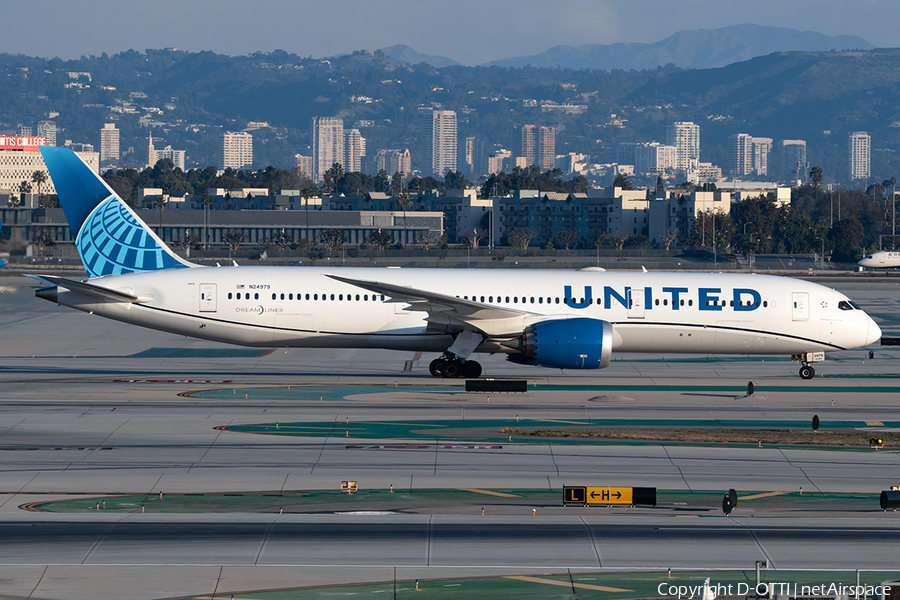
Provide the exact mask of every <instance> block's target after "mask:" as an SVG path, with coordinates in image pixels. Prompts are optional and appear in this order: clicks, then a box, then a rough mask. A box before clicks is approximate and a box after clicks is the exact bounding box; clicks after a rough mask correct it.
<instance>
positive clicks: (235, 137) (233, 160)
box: [219, 131, 253, 169]
mask: <svg viewBox="0 0 900 600" xmlns="http://www.w3.org/2000/svg"><path fill="white" fill-rule="evenodd" d="M252 164H253V136H252V135H251V134H249V133H247V132H246V131H237V132H231V131H229V132H227V133H224V134H222V152H221V154H219V166H220V167H221V168H223V169H243V168H244V167H248V166H250V165H252Z"/></svg>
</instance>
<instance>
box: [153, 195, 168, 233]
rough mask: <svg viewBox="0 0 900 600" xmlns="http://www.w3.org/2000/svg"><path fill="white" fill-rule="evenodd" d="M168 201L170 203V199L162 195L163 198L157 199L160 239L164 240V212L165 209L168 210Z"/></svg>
mask: <svg viewBox="0 0 900 600" xmlns="http://www.w3.org/2000/svg"><path fill="white" fill-rule="evenodd" d="M168 201H169V199H168V198H166V197H165V196H162V195H161V196H158V197H157V198H156V210H158V211H159V239H162V237H163V232H162V211H163V209H164V208H166V203H167V202H168Z"/></svg>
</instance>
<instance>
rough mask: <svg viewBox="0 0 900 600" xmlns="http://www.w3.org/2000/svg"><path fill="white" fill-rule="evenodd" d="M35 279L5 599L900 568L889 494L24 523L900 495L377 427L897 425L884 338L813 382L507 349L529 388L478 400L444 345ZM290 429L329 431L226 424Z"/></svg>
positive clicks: (3, 353) (892, 302) (627, 455)
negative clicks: (80, 299)
mask: <svg viewBox="0 0 900 600" xmlns="http://www.w3.org/2000/svg"><path fill="white" fill-rule="evenodd" d="M29 285H30V284H29V283H28V282H25V281H24V280H21V279H18V278H9V277H4V278H2V279H0V327H2V330H3V332H4V334H3V339H4V342H5V343H4V344H3V345H2V347H0V415H2V420H0V492H3V493H2V494H0V535H2V539H3V544H0V595H2V594H11V595H20V596H23V597H28V596H29V594H31V597H34V598H82V597H83V598H93V597H111V596H113V595H115V596H116V597H120V598H163V597H174V596H177V595H187V594H200V593H207V594H209V593H212V592H213V591H215V590H222V589H228V590H242V589H261V588H267V587H278V586H279V585H283V586H287V585H301V584H303V585H314V584H327V583H341V582H348V581H385V580H388V579H389V577H388V576H387V573H388V572H390V571H391V570H392V569H394V568H398V569H399V570H400V572H401V576H403V577H406V578H407V579H410V578H412V579H414V578H425V577H433V576H439V575H441V574H445V573H447V572H453V573H455V574H461V573H474V572H477V573H492V574H496V573H511V572H514V573H528V572H541V570H542V569H549V568H553V569H558V568H568V567H577V568H584V569H623V568H629V567H640V568H661V569H664V568H667V567H685V568H687V567H690V568H700V569H707V568H725V567H727V568H752V567H753V564H754V562H755V561H756V560H766V559H768V560H770V561H771V564H772V565H773V566H775V567H776V568H780V569H786V568H860V567H862V568H882V569H896V568H898V567H900V559H897V558H896V552H895V551H894V546H895V545H896V544H895V543H894V542H893V540H894V539H896V536H897V531H896V530H897V528H898V526H900V519H898V518H897V516H896V513H883V512H881V511H880V510H879V509H878V507H877V505H875V506H872V507H871V508H863V507H851V508H847V507H842V508H841V509H840V510H833V511H831V510H829V509H828V506H827V505H824V506H820V507H817V508H816V509H815V510H807V509H797V510H794V509H792V508H791V507H789V506H788V507H787V508H784V507H781V508H779V509H778V510H779V511H781V512H777V511H773V509H766V508H765V507H762V506H760V507H758V508H757V507H754V506H753V505H752V504H741V505H739V510H738V512H737V513H735V514H734V516H732V517H724V516H722V515H721V512H719V511H708V510H707V511H706V512H697V513H691V512H689V511H687V510H674V508H673V507H671V506H670V507H660V508H657V509H634V510H632V509H627V508H619V509H606V508H588V509H582V508H577V509H572V508H566V509H563V508H562V507H560V506H553V505H540V506H536V507H534V506H530V505H524V504H512V505H509V506H506V507H502V506H500V505H498V506H497V507H496V509H494V508H491V507H492V506H493V505H492V504H491V496H490V495H489V494H488V495H485V496H484V497H485V504H486V505H487V506H488V507H489V508H488V512H487V514H486V516H484V517H482V516H481V515H480V512H479V511H478V510H477V507H476V506H473V505H471V503H470V504H462V505H459V506H456V507H454V506H453V505H452V503H450V504H449V505H448V504H446V503H444V504H441V505H440V506H435V507H434V508H433V509H431V510H425V511H424V512H422V511H409V512H407V513H404V514H390V515H384V514H374V515H373V514H369V515H366V514H352V515H346V514H345V515H339V514H331V512H334V511H333V510H326V509H323V510H322V512H320V513H319V514H284V515H278V514H272V513H263V514H260V513H246V512H243V513H227V514H224V515H223V514H214V515H204V514H159V513H147V514H139V513H135V512H132V513H111V512H107V513H104V512H102V511H101V512H97V513H93V514H91V513H84V512H82V513H34V512H26V511H24V510H21V509H20V508H19V506H20V505H23V504H26V503H28V502H43V501H48V500H55V499H68V498H78V497H82V496H90V495H99V494H110V493H138V494H158V493H159V492H160V491H162V492H164V493H165V494H186V493H200V492H229V491H233V492H252V491H279V492H283V491H287V490H316V489H321V490H333V489H336V488H337V487H338V486H339V484H340V482H341V481H342V480H351V479H352V480H356V481H359V482H360V485H361V486H363V487H364V488H365V489H387V488H388V487H389V486H391V485H393V486H395V487H396V488H398V489H404V490H407V491H411V492H413V493H414V492H415V491H417V490H432V489H448V490H452V489H469V488H478V489H484V490H488V491H491V490H510V489H513V490H515V489H520V490H556V489H559V488H560V487H561V486H562V485H595V484H596V485H621V486H648V487H657V488H659V489H663V490H679V491H684V492H691V491H702V490H711V491H718V492H721V493H724V491H726V490H727V489H728V488H731V487H734V488H736V489H738V490H739V491H740V493H741V494H747V493H765V492H775V491H783V492H795V491H797V490H799V488H800V487H802V488H803V490H804V492H805V493H807V494H809V493H823V494H824V493H832V492H840V493H845V494H852V493H861V494H877V493H878V492H879V491H880V490H882V489H886V488H887V487H888V486H890V485H900V454H898V452H897V451H896V450H892V449H886V450H885V451H878V452H874V451H869V450H868V449H865V450H863V451H847V450H832V449H827V450H823V449H791V448H770V447H765V446H764V447H762V448H759V447H720V446H718V447H713V448H705V447H698V446H675V445H663V444H621V445H609V444H578V445H573V444H563V443H548V442H538V443H534V442H530V441H525V440H516V439H514V440H513V441H509V440H508V439H507V440H505V441H504V440H503V439H502V437H500V438H499V439H494V438H492V439H490V440H487V441H484V440H483V439H482V437H480V436H483V432H482V433H479V434H477V436H476V437H477V438H478V439H474V441H473V438H471V437H467V436H472V435H475V434H471V433H467V432H466V431H464V430H462V429H461V428H459V427H457V428H456V429H455V430H454V433H453V434H452V435H450V436H444V435H436V436H434V439H428V436H427V435H424V436H423V437H422V438H420V439H417V440H415V443H412V442H410V441H409V440H408V439H406V438H403V437H400V438H393V437H378V438H365V437H354V435H355V434H356V433H357V431H358V430H357V428H356V427H355V426H356V424H357V423H363V422H379V423H387V422H397V423H408V422H414V423H418V424H420V425H421V426H422V427H421V430H425V431H427V430H428V427H429V426H432V425H434V424H435V423H441V422H449V421H467V422H472V423H473V424H476V423H479V422H488V421H490V422H491V427H495V426H496V423H497V422H508V423H509V424H510V426H511V427H515V426H516V418H517V417H518V418H519V419H520V420H522V421H524V420H532V421H538V420H542V421H544V422H547V423H556V422H559V421H571V422H576V423H579V422H591V423H596V422H601V421H602V422H607V423H615V422H617V421H623V420H631V421H633V422H640V423H646V424H649V425H648V426H653V424H654V423H656V424H658V425H659V426H663V425H665V424H666V422H673V421H679V422H682V421H691V422H696V423H700V424H702V426H713V427H714V426H717V425H719V424H723V423H727V424H733V423H735V422H745V423H746V424H748V426H752V427H761V426H765V424H766V423H773V424H774V423H784V422H796V423H798V424H803V423H808V422H809V421H810V419H811V418H812V416H813V415H814V414H815V415H818V416H819V417H820V419H821V420H822V421H823V423H825V424H826V425H827V424H829V423H830V424H832V425H833V426H834V427H836V428H837V427H843V428H848V427H850V428H854V427H855V428H858V429H862V430H865V431H871V432H872V433H873V435H877V432H878V431H883V430H885V429H890V428H891V427H889V425H891V424H893V423H898V422H900V404H898V402H897V398H898V397H900V396H898V391H900V376H898V372H900V350H892V349H881V348H876V349H875V352H876V358H875V359H874V360H868V358H867V352H866V351H862V350H859V351H851V352H846V353H841V354H839V355H836V357H835V359H834V360H829V361H827V362H826V363H825V364H824V365H821V366H819V367H818V368H817V370H818V371H819V372H821V373H824V374H825V377H821V378H817V379H816V380H813V381H810V382H802V381H800V380H799V379H798V378H797V376H796V368H797V365H796V363H793V362H790V361H786V360H774V359H770V360H767V361H766V362H763V361H762V360H760V359H758V358H755V359H746V360H731V359H723V358H720V357H709V358H707V357H704V356H700V357H692V358H691V360H689V361H681V362H673V361H672V360H671V358H670V359H669V360H667V359H666V357H660V356H653V355H647V356H639V357H633V358H634V359H635V360H633V361H630V362H626V361H616V362H614V363H613V364H612V366H611V367H610V368H609V369H607V370H605V371H602V372H581V373H560V372H559V371H553V370H545V369H536V368H531V367H522V366H516V365H512V364H509V363H506V362H505V361H503V360H502V359H501V358H500V357H492V358H488V359H487V360H485V361H484V365H485V368H486V371H487V372H488V373H490V374H494V375H498V376H515V377H522V378H527V379H528V380H529V382H531V383H532V389H531V391H530V392H529V393H528V394H526V395H523V396H506V395H504V396H500V395H491V396H490V400H488V396H486V395H483V394H482V395H477V394H465V393H464V392H463V391H462V389H461V387H460V386H461V385H462V383H461V382H459V381H456V382H449V383H446V384H445V383H443V382H439V381H436V380H434V379H432V378H430V377H427V375H426V369H427V359H428V358H430V357H427V356H426V357H423V358H421V359H420V360H418V361H415V360H414V359H415V356H412V355H410V354H404V353H395V352H373V351H351V350H347V351H312V350H290V351H288V352H285V351H284V350H275V351H274V352H270V353H265V352H263V351H259V350H256V349H245V348H230V347H225V346H219V345H216V344H212V343H205V342H199V341H196V340H186V339H181V338H177V337H175V336H171V335H168V334H162V333H158V332H152V331H145V330H142V329H139V328H135V327H132V326H129V325H124V324H118V323H114V322H111V321H106V320H103V319H99V318H94V317H92V316H90V315H86V314H83V313H78V312H76V311H72V310H68V309H65V308H60V307H57V306H56V305H53V304H50V303H48V302H44V301H40V300H37V299H35V298H33V295H32V292H31V290H30V288H29V287H28V286H29ZM844 285H846V286H847V288H853V292H852V293H851V295H852V297H854V299H856V300H857V301H858V302H859V303H860V304H861V305H863V307H864V308H866V309H867V310H869V311H870V312H871V314H873V315H874V316H875V317H876V318H878V319H881V322H882V326H883V328H884V329H885V330H886V332H887V335H890V334H891V333H890V331H891V328H896V327H900V317H896V316H894V315H900V312H898V311H897V303H898V302H900V295H898V294H897V293H896V292H897V284H895V283H893V282H886V283H877V282H864V283H862V284H860V283H853V282H848V283H844ZM407 361H413V362H412V368H411V369H410V372H404V367H405V366H406V363H407ZM748 380H753V381H754V383H755V385H756V388H757V392H756V393H755V394H754V396H753V397H751V398H746V397H744V396H743V393H742V392H741V390H742V389H743V388H744V387H745V386H746V383H747V381H748ZM535 383H536V384H537V387H533V384H535ZM287 386H290V389H287ZM298 386H299V387H298ZM392 386H396V387H392ZM565 386H569V387H568V388H566V387H565ZM298 389H299V390H300V391H299V392H298ZM229 393H230V397H229ZM179 394H182V395H181V396H179ZM242 394H243V395H242ZM320 398H321V399H320ZM520 422H521V421H520ZM272 423H279V424H281V423H285V424H288V423H295V424H297V423H299V424H304V423H317V424H321V423H330V424H332V425H331V427H330V428H329V430H328V431H327V432H319V433H316V432H313V434H311V435H305V436H304V437H288V436H282V435H277V436H273V435H259V434H251V433H244V432H240V431H228V430H224V431H223V430H221V429H216V427H221V426H235V425H248V424H272ZM879 423H881V424H882V425H881V426H879V425H878V424H879ZM884 424H887V425H884ZM729 426H731V425H729ZM826 428H827V427H826ZM359 431H369V430H364V429H359ZM417 431H418V430H417ZM498 433H499V432H498ZM385 435H386V436H390V435H392V434H391V433H390V431H388V433H386V434H385ZM823 435H827V434H823ZM391 446H394V447H391ZM98 497H99V496H98ZM532 508H536V509H537V510H538V512H537V514H536V515H533V514H532ZM686 508H691V507H686ZM707 508H709V507H708V506H707ZM494 510H496V512H492V511H494ZM629 511H631V512H629ZM349 565H353V568H352V569H348V568H347V566H349ZM448 570H449V571H448ZM263 580H265V581H266V582H268V583H270V584H272V585H263V583H262V582H263ZM276 584H279V585H276ZM223 585H224V587H223Z"/></svg>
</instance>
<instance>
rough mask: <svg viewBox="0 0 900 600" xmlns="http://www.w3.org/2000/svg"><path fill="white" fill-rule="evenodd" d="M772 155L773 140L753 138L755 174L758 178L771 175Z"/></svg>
mask: <svg viewBox="0 0 900 600" xmlns="http://www.w3.org/2000/svg"><path fill="white" fill-rule="evenodd" d="M771 153H772V138H764V137H755V138H753V173H754V174H755V175H756V176H757V177H765V176H766V175H768V174H769V155H770V154H771Z"/></svg>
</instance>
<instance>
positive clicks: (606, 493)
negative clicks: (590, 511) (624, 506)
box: [591, 492, 622, 500]
mask: <svg viewBox="0 0 900 600" xmlns="http://www.w3.org/2000/svg"><path fill="white" fill-rule="evenodd" d="M599 495H600V496H601V497H605V496H615V497H616V500H618V499H619V498H621V497H622V492H616V493H615V494H610V493H608V492H603V493H602V494H599ZM597 496H598V494H597V492H591V498H596V497H597Z"/></svg>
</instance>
